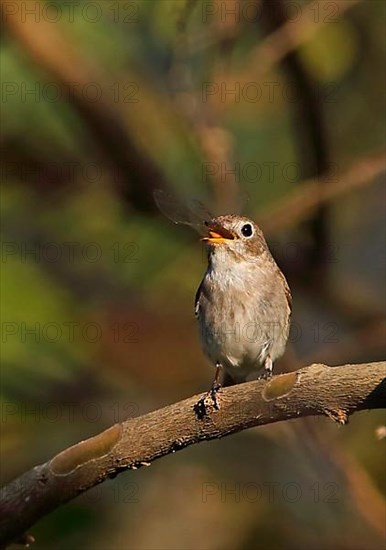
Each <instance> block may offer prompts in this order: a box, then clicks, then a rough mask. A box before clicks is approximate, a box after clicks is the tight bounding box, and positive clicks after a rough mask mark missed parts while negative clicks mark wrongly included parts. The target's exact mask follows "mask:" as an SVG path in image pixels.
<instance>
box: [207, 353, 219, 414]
mask: <svg viewBox="0 0 386 550" xmlns="http://www.w3.org/2000/svg"><path fill="white" fill-rule="evenodd" d="M221 370H222V367H221V364H220V363H219V362H217V363H216V374H215V375H214V379H213V382H212V387H211V388H210V391H209V393H210V397H211V399H212V401H213V406H214V408H215V409H216V410H217V411H218V410H219V408H220V405H219V404H218V401H217V392H218V391H219V390H220V388H221V384H220V382H219V380H220V375H221Z"/></svg>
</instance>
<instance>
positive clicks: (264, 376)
mask: <svg viewBox="0 0 386 550" xmlns="http://www.w3.org/2000/svg"><path fill="white" fill-rule="evenodd" d="M272 371H273V361H272V359H271V357H270V356H269V355H268V356H267V357H266V359H265V361H264V370H263V372H262V373H261V374H260V375H259V376H258V377H257V379H258V380H270V378H272Z"/></svg>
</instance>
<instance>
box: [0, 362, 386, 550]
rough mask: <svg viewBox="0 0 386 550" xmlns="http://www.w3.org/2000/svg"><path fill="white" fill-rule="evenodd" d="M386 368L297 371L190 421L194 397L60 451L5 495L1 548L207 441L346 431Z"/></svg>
mask: <svg viewBox="0 0 386 550" xmlns="http://www.w3.org/2000/svg"><path fill="white" fill-rule="evenodd" d="M385 375H386V362H379V363H364V364H360V365H343V366H340V367H328V366H326V365H322V364H314V365H311V366H309V367H305V368H303V369H300V370H298V371H296V372H292V373H288V374H282V375H279V376H275V377H274V378H273V379H272V380H271V381H269V382H265V381H261V380H260V381H255V382H248V383H246V384H239V385H237V386H232V387H229V388H224V389H222V390H221V391H220V393H219V396H218V398H219V402H220V410H218V411H216V410H213V408H212V407H211V406H210V405H208V414H207V415H206V416H205V417H204V418H203V419H202V420H200V419H198V418H197V417H196V416H195V413H194V411H193V407H194V405H195V403H196V402H197V400H198V398H199V397H198V396H193V397H190V398H189V399H186V400H184V401H181V402H179V403H175V404H173V405H169V406H167V407H165V408H163V409H160V410H158V411H154V412H151V413H148V414H146V415H144V416H140V417H138V418H134V419H130V420H126V421H125V422H122V423H120V424H115V425H114V426H112V427H111V428H109V429H107V430H105V431H104V432H102V433H101V434H99V435H96V436H95V437H92V438H90V439H87V440H85V441H81V442H80V443H77V444H76V445H73V446H72V447H69V448H68V449H65V450H64V451H62V452H61V453H59V454H58V455H56V456H55V457H54V458H52V459H51V460H49V461H48V462H46V463H44V464H42V465H40V466H36V467H35V468H33V469H32V470H30V471H28V472H26V473H25V474H23V475H22V476H21V477H19V478H17V479H16V480H14V481H13V482H11V483H10V484H9V485H7V486H6V487H4V488H3V489H2V499H1V502H2V504H1V514H0V544H1V545H2V546H3V545H7V544H9V543H11V542H14V541H15V540H22V537H23V534H24V533H25V532H26V530H27V529H29V528H30V527H31V526H32V525H33V524H34V523H35V522H36V521H38V520H39V519H40V518H41V517H42V516H44V515H45V514H47V513H49V512H51V511H53V510H54V509H55V508H57V507H58V506H60V505H61V504H64V503H65V502H67V501H69V500H71V499H73V498H75V497H76V496H77V495H79V494H80V493H82V492H84V491H86V490H87V489H90V488H91V487H94V486H95V485H97V484H99V483H102V482H103V481H104V480H106V479H107V478H113V477H115V476H116V475H118V474H119V473H120V472H122V471H124V470H128V469H129V470H130V469H131V470H135V469H138V468H140V467H142V466H150V464H151V463H152V462H153V461H154V460H156V459H157V458H160V457H162V456H165V455H168V454H171V453H174V452H176V451H178V450H180V449H183V448H184V447H187V446H189V445H193V444H195V443H199V442H200V441H205V440H209V439H216V438H220V437H224V436H226V435H229V434H232V433H235V432H238V431H241V430H244V429H246V428H251V427H252V426H261V425H263V424H270V423H273V422H278V421H281V420H289V419H292V418H299V417H305V416H313V415H327V416H328V417H330V418H331V419H332V420H335V421H337V422H339V423H342V424H344V423H345V422H346V421H347V418H348V416H349V415H350V414H352V413H354V412H357V411H360V410H364V409H378V408H382V407H384V406H385V403H386V380H385Z"/></svg>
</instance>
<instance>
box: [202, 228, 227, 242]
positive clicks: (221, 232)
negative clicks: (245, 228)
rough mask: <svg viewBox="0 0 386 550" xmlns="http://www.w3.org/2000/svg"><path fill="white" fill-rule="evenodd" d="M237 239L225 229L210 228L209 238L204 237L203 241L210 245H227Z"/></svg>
mask: <svg viewBox="0 0 386 550" xmlns="http://www.w3.org/2000/svg"><path fill="white" fill-rule="evenodd" d="M234 238H235V237H234V235H233V233H231V232H230V231H228V229H225V227H219V226H216V227H214V226H213V227H209V231H208V236H207V237H203V238H202V240H203V241H205V242H207V243H210V244H220V243H226V242H228V241H231V240H233V239H234Z"/></svg>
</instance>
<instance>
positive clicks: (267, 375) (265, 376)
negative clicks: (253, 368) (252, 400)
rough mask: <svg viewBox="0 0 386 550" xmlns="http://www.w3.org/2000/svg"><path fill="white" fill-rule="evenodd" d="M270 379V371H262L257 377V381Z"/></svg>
mask: <svg viewBox="0 0 386 550" xmlns="http://www.w3.org/2000/svg"><path fill="white" fill-rule="evenodd" d="M271 378H272V371H271V370H270V369H264V371H263V372H262V373H261V374H260V375H259V376H258V377H257V379H258V380H270V379H271Z"/></svg>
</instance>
